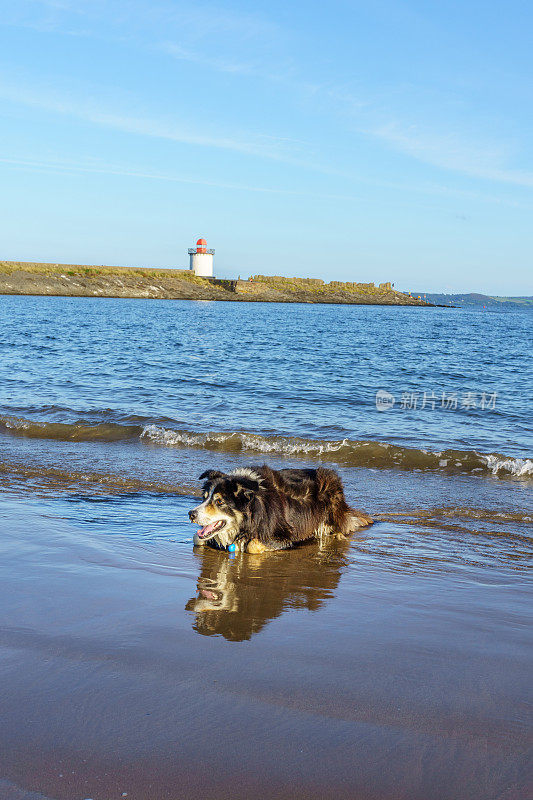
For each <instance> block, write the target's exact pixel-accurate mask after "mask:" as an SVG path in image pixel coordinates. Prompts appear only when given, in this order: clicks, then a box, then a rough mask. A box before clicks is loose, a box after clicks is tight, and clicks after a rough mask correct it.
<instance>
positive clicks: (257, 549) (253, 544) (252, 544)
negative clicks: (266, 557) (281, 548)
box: [246, 539, 268, 553]
mask: <svg viewBox="0 0 533 800" xmlns="http://www.w3.org/2000/svg"><path fill="white" fill-rule="evenodd" d="M267 550H268V547H267V546H266V545H264V544H263V542H260V541H259V539H251V540H250V541H249V542H248V544H247V545H246V552H247V553H265V552H266V551H267Z"/></svg>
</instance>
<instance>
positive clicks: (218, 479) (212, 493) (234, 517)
mask: <svg viewBox="0 0 533 800" xmlns="http://www.w3.org/2000/svg"><path fill="white" fill-rule="evenodd" d="M200 480H205V483H204V485H203V488H202V497H203V500H202V502H201V503H200V504H199V505H197V506H196V507H195V508H193V509H192V510H191V511H189V518H190V520H191V522H196V523H198V524H199V525H201V528H200V530H199V531H198V532H197V536H198V538H199V539H201V540H202V541H203V542H207V541H209V540H211V539H213V540H215V541H216V542H217V543H218V544H219V545H221V546H222V547H227V546H228V545H229V544H232V543H233V542H235V540H236V539H239V538H241V537H242V536H243V535H244V532H245V529H246V528H247V522H248V521H249V519H250V515H251V510H250V509H251V505H252V503H253V501H254V498H255V497H256V495H257V492H258V491H259V488H260V482H261V478H260V476H259V475H256V474H255V473H253V472H252V471H251V470H250V471H245V470H242V471H240V472H239V471H237V470H236V471H235V472H232V473H229V474H226V473H223V472H217V471H216V470H208V471H207V472H203V473H202V474H201V475H200Z"/></svg>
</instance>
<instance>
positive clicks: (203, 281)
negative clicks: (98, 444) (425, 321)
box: [0, 261, 436, 308]
mask: <svg viewBox="0 0 533 800" xmlns="http://www.w3.org/2000/svg"><path fill="white" fill-rule="evenodd" d="M0 294H2V295H28V296H49V297H107V298H112V297H113V298H114V297H116V298H128V299H143V300H218V301H227V302H252V303H310V304H318V305H324V304H325V305H379V306H416V307H417V308H435V307H436V306H435V305H434V304H432V303H428V302H425V301H424V300H419V299H418V298H415V297H411V296H409V295H406V294H403V293H402V292H398V291H396V290H394V289H392V288H390V285H389V284H382V285H381V286H378V287H375V286H374V285H373V284H350V283H341V282H339V281H332V282H331V283H329V284H324V283H323V282H322V281H320V280H317V279H311V278H281V277H279V278H276V277H267V276H262V275H261V276H259V275H258V276H255V277H254V278H250V279H249V280H240V279H239V280H225V279H216V278H212V279H208V278H198V277H196V276H195V275H193V274H192V273H190V272H189V270H178V269H176V270H174V269H149V268H145V267H132V268H129V267H113V266H88V265H87V266H85V265H79V264H44V263H43V264H38V263H33V262H15V261H0Z"/></svg>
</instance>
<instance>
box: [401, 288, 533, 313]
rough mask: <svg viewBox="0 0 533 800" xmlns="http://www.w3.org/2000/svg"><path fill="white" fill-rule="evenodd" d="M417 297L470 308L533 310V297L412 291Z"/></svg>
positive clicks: (441, 304)
mask: <svg viewBox="0 0 533 800" xmlns="http://www.w3.org/2000/svg"><path fill="white" fill-rule="evenodd" d="M411 294H413V295H415V296H416V297H417V296H418V295H420V297H421V298H422V299H424V300H427V301H428V302H429V303H435V305H438V306H460V307H469V308H483V307H485V308H491V309H494V310H498V311H514V310H515V309H519V308H525V309H532V310H533V297H492V296H491V295H488V294H477V293H476V292H472V293H471V294H430V293H428V292H425V293H424V292H411Z"/></svg>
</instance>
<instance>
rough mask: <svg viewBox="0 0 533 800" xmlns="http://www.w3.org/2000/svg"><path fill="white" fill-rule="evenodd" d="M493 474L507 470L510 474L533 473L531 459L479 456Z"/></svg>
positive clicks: (521, 475)
mask: <svg viewBox="0 0 533 800" xmlns="http://www.w3.org/2000/svg"><path fill="white" fill-rule="evenodd" d="M481 457H482V458H483V459H484V461H485V462H486V464H487V467H488V468H489V469H490V471H491V472H492V474H493V475H497V474H498V473H499V472H508V473H509V474H510V475H516V476H517V477H523V476H524V475H533V461H532V460H531V459H529V458H500V457H499V456H481Z"/></svg>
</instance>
